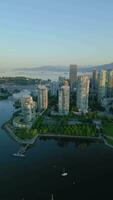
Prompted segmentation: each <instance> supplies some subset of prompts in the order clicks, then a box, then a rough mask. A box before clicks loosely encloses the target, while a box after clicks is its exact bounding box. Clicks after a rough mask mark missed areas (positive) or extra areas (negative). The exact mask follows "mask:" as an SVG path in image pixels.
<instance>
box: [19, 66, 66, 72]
mask: <svg viewBox="0 0 113 200" xmlns="http://www.w3.org/2000/svg"><path fill="white" fill-rule="evenodd" d="M16 70H17V71H53V72H58V71H59V72H60V71H61V72H68V71H69V67H67V66H42V67H31V68H27V67H26V68H18V69H16Z"/></svg>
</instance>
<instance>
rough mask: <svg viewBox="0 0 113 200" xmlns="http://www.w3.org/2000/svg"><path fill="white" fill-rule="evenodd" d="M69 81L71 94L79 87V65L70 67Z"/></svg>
mask: <svg viewBox="0 0 113 200" xmlns="http://www.w3.org/2000/svg"><path fill="white" fill-rule="evenodd" d="M69 79H70V89H71V92H74V90H75V88H76V86H77V65H70V72H69Z"/></svg>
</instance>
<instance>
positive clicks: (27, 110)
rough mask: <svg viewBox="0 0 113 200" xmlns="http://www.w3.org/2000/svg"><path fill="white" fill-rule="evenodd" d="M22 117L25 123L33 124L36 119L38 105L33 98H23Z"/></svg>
mask: <svg viewBox="0 0 113 200" xmlns="http://www.w3.org/2000/svg"><path fill="white" fill-rule="evenodd" d="M21 110H22V117H23V120H24V122H25V123H29V122H32V121H33V119H35V117H36V103H35V102H34V101H33V99H32V96H27V97H22V99H21Z"/></svg>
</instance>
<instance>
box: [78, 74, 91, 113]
mask: <svg viewBox="0 0 113 200" xmlns="http://www.w3.org/2000/svg"><path fill="white" fill-rule="evenodd" d="M89 83H90V80H89V77H88V75H81V76H79V77H78V80H77V103H76V104H77V108H78V110H79V111H80V112H82V113H87V112H88V99H89Z"/></svg>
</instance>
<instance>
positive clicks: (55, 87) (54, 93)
mask: <svg viewBox="0 0 113 200" xmlns="http://www.w3.org/2000/svg"><path fill="white" fill-rule="evenodd" d="M58 89H59V83H58V82H57V81H53V82H51V83H50V93H51V95H52V96H57V93H58Z"/></svg>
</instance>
